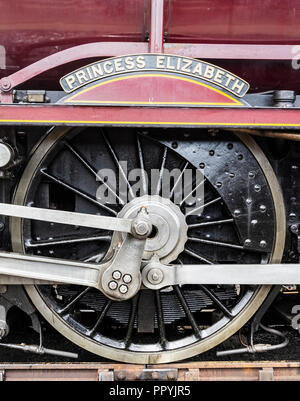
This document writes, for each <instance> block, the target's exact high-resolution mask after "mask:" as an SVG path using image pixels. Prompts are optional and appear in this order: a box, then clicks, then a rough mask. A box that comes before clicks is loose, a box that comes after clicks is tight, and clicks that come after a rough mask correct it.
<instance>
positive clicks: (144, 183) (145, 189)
mask: <svg viewBox="0 0 300 401" xmlns="http://www.w3.org/2000/svg"><path fill="white" fill-rule="evenodd" d="M136 141H137V147H138V156H139V162H140V169H141V173H142V174H141V175H142V176H141V178H142V187H143V193H142V194H141V196H142V195H148V182H147V179H146V175H145V164H144V157H143V149H142V144H141V141H140V138H139V135H137V136H136Z"/></svg>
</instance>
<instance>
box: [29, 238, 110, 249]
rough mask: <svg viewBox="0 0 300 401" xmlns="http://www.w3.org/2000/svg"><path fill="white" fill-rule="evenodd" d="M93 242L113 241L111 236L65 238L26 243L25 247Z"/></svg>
mask: <svg viewBox="0 0 300 401" xmlns="http://www.w3.org/2000/svg"><path fill="white" fill-rule="evenodd" d="M92 241H107V242H109V241H111V236H109V235H99V236H97V237H81V238H72V239H70V238H65V239H59V240H53V241H52V240H48V241H39V242H31V241H26V242H25V247H26V248H29V249H30V248H41V247H47V246H54V245H69V244H77V243H81V242H92Z"/></svg>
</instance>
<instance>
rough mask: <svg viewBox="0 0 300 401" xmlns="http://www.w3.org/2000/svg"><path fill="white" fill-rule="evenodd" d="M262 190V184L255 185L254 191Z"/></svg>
mask: <svg viewBox="0 0 300 401" xmlns="http://www.w3.org/2000/svg"><path fill="white" fill-rule="evenodd" d="M260 190H261V186H260V185H258V184H255V185H254V191H255V192H259V191H260Z"/></svg>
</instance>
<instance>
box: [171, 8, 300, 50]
mask: <svg viewBox="0 0 300 401" xmlns="http://www.w3.org/2000/svg"><path fill="white" fill-rule="evenodd" d="M166 5H167V6H168V8H167V9H166V10H165V12H166V15H165V31H166V32H167V41H169V42H179V41H182V42H193V43H197V42H198V43H254V44H255V43H256V44H259V43H261V44H263V43H274V44H275V43H278V44H279V43H282V44H283V43H286V44H287V43H290V44H292V43H300V25H299V20H300V1H299V0H285V1H282V0H213V1H212V0H169V1H168V0H166Z"/></svg>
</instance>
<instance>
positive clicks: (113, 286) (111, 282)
mask: <svg viewBox="0 0 300 401" xmlns="http://www.w3.org/2000/svg"><path fill="white" fill-rule="evenodd" d="M108 287H109V288H110V289H111V290H116V289H117V288H118V284H117V283H116V282H115V281H110V282H109V283H108Z"/></svg>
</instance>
